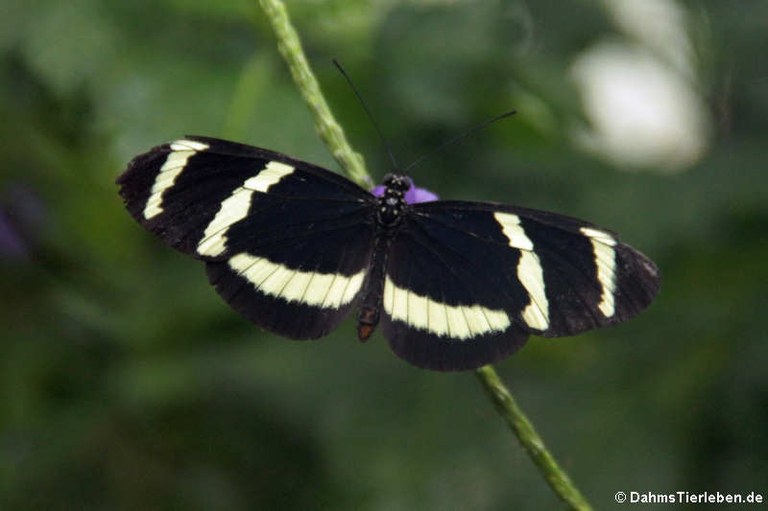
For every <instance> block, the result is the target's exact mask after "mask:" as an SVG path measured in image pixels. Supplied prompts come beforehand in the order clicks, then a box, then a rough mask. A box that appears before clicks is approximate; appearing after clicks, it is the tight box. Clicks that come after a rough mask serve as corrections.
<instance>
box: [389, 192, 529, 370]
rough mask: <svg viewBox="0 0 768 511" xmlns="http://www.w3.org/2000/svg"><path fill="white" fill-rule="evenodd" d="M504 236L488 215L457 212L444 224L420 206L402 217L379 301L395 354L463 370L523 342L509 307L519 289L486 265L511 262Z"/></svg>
mask: <svg viewBox="0 0 768 511" xmlns="http://www.w3.org/2000/svg"><path fill="white" fill-rule="evenodd" d="M435 204H437V203H435ZM414 211H417V208H414ZM454 222H458V225H459V226H460V228H459V229H457V228H456V227H455V226H454V225H453V223H454ZM468 226H471V229H472V232H471V233H470V232H467V231H466V230H464V229H466V228H467V227H468ZM502 240H503V235H502V233H501V230H500V229H499V227H498V225H497V224H495V223H494V222H492V221H489V220H488V218H487V216H480V217H477V218H467V217H466V216H463V215H458V216H457V217H456V218H454V219H453V220H452V222H451V223H450V224H444V223H442V222H440V221H436V220H432V219H430V218H428V217H423V216H421V215H419V214H418V213H416V214H413V215H412V216H410V217H409V218H407V219H405V221H404V225H403V227H402V229H401V230H400V231H399V233H398V234H397V235H396V237H395V238H394V240H393V241H392V244H391V246H390V249H389V257H388V261H387V268H386V279H385V284H384V294H383V300H382V311H383V318H382V328H383V331H384V335H385V336H386V337H387V339H388V340H389V342H390V345H391V346H392V349H393V350H394V351H395V353H397V354H398V355H399V356H400V357H402V358H404V359H406V360H408V361H409V362H411V363H413V364H415V365H417V366H420V367H426V368H430V369H439V370H461V369H469V368H475V367H478V366H481V365H484V364H488V363H491V362H494V361H497V360H501V359H503V358H505V357H506V356H508V355H510V354H512V353H513V352H514V351H516V350H517V349H519V348H520V347H521V346H522V345H523V344H524V343H525V340H526V339H527V337H528V334H527V333H526V332H525V331H524V329H522V328H520V325H518V324H517V320H516V311H515V310H513V309H511V308H510V304H515V303H522V302H523V301H524V300H526V299H527V295H526V292H525V289H524V287H523V286H522V285H521V283H520V282H519V281H517V280H516V279H510V280H504V275H503V274H498V273H495V272H493V271H489V270H491V269H496V268H504V267H507V266H513V265H516V264H517V261H518V259H519V254H517V253H515V252H514V251H510V250H508V249H507V248H506V247H505V246H504V245H503V243H502Z"/></svg>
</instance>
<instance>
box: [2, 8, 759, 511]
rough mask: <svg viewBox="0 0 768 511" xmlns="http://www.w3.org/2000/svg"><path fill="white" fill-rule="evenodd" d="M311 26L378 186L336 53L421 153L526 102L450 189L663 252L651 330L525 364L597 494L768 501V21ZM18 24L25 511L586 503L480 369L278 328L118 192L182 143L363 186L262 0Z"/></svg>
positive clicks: (7, 378) (392, 128)
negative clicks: (127, 176)
mask: <svg viewBox="0 0 768 511" xmlns="http://www.w3.org/2000/svg"><path fill="white" fill-rule="evenodd" d="M289 7H290V8H291V13H292V15H293V18H294V22H295V24H296V27H297V29H298V30H299V32H300V33H301V35H302V37H303V41H304V43H305V45H306V49H307V52H308V55H309V58H310V60H311V62H312V64H313V66H314V68H315V70H316V72H317V74H318V78H319V80H320V82H321V84H322V87H323V89H324V91H325V92H326V94H327V97H328V99H329V101H330V103H331V105H332V107H333V109H334V111H335V113H336V115H337V116H338V118H339V120H340V122H341V123H342V124H343V125H344V126H345V128H346V130H347V133H348V135H349V136H350V138H351V141H352V143H353V145H354V146H355V147H356V148H357V149H358V150H360V151H361V152H362V153H363V154H364V155H365V156H366V159H367V162H368V166H369V168H370V170H371V172H373V173H374V174H375V175H376V176H379V177H380V176H382V175H383V174H384V173H385V172H387V171H388V170H389V167H388V163H387V159H386V157H385V155H384V153H383V151H382V149H381V147H380V145H379V143H378V141H377V138H376V136H375V132H374V130H373V128H372V126H371V123H370V121H369V120H368V119H367V118H366V116H365V115H364V113H363V112H362V110H361V108H360V107H359V105H358V104H357V103H356V100H355V98H354V96H353V94H352V93H351V91H350V90H349V88H348V86H347V85H346V84H345V83H344V81H343V79H342V78H341V76H340V75H339V74H338V72H337V71H336V70H335V69H334V68H333V66H332V64H331V59H332V58H333V57H336V58H339V59H340V60H341V61H342V62H343V63H344V64H345V66H346V67H347V70H348V71H349V73H350V74H351V75H352V76H353V77H354V78H355V81H356V84H357V86H358V88H359V89H360V90H361V91H362V93H363V95H364V96H365V98H366V99H367V101H368V103H369V105H370V108H371V110H372V111H373V112H374V114H375V116H376V118H377V120H378V122H379V123H380V124H381V126H382V129H383V131H384V132H385V133H386V134H387V136H388V138H389V139H390V141H391V143H392V145H393V147H394V148H395V152H396V154H397V156H398V157H399V159H400V160H401V161H402V162H403V163H408V162H410V161H413V160H414V159H415V158H417V157H418V156H420V155H421V154H422V153H424V152H425V151H428V150H429V149H430V148H433V147H435V146H436V145H438V144H439V143H441V142H443V141H445V140H446V139H448V138H450V137H451V136H453V135H455V134H456V133H458V132H461V131H462V130H463V129H465V128H467V127H468V126H471V125H473V124H476V123H478V122H480V121H481V120H483V119H485V118H487V117H490V116H492V115H495V114H499V113H501V112H504V111H506V110H509V109H512V108H514V109H516V110H517V111H518V115H517V116H516V117H514V118H512V119H510V120H506V121H503V122H499V123H497V124H495V125H493V126H492V127H490V128H488V129H485V130H484V131H482V132H481V133H479V134H475V135H473V136H471V137H469V138H468V139H466V140H464V141H463V142H461V144H459V145H455V146H452V147H450V148H448V149H446V150H444V151H442V152H440V153H439V154H438V155H436V156H434V157H432V158H430V159H429V160H428V161H427V162H426V163H424V164H423V165H420V166H419V167H417V168H416V169H414V171H413V172H412V174H413V175H414V177H415V179H416V180H417V182H418V183H419V184H420V185H422V186H426V187H428V188H430V189H432V190H435V191H437V192H438V193H440V195H441V196H442V197H444V198H463V199H473V200H494V201H499V202H508V203H513V204H519V205H525V206H529V207H535V208H540V209H548V210H554V211H558V212H562V213H567V214H569V215H573V216H577V217H582V218H585V219H589V220H591V221H593V222H595V223H598V224H600V225H604V226H606V227H608V228H611V229H614V230H616V231H618V232H620V233H621V234H622V236H623V239H624V240H626V241H628V242H629V243H631V244H633V245H634V246H636V247H638V248H640V249H641V250H642V251H643V252H645V253H647V254H648V255H649V256H651V257H652V258H653V259H654V260H656V261H657V263H658V264H659V266H660V268H661V272H662V275H663V284H662V291H661V294H660V295H659V297H658V300H657V301H656V303H655V304H654V305H653V306H652V307H651V308H650V309H649V310H648V311H647V312H646V313H644V314H642V315H641V316H639V317H638V318H637V319H636V320H634V321H632V322H630V323H628V324H625V325H622V326H620V327H616V328H611V329H607V330H603V331H599V332H592V333H588V334H584V335H581V336H578V337H577V338H572V339H558V340H543V339H538V338H534V339H532V340H531V341H530V342H529V344H528V345H527V346H526V347H525V348H524V349H523V350H522V351H521V352H520V353H519V354H517V355H516V356H514V357H512V358H511V359H508V360H506V361H505V362H503V363H501V364H499V365H498V370H499V372H500V374H501V376H502V378H503V379H504V380H505V381H506V382H507V383H508V384H509V386H510V388H511V389H512V391H513V393H514V394H515V395H516V396H517V398H518V399H519V401H520V404H521V405H522V406H523V408H524V409H525V410H526V411H527V412H528V413H529V415H530V417H531V419H532V420H533V421H534V423H535V424H536V425H537V427H538V428H539V430H540V432H541V434H542V435H543V437H544V438H545V440H546V441H547V442H548V444H549V446H550V447H551V449H552V450H553V452H554V454H555V455H556V457H557V458H558V459H559V460H560V461H561V463H562V464H563V466H564V467H565V468H566V469H567V470H568V471H570V473H571V475H572V477H573V478H574V480H575V482H576V483H577V484H578V485H579V486H580V488H581V489H582V491H583V492H584V493H585V495H586V496H587V497H588V498H589V499H590V500H591V501H592V502H593V504H594V505H595V506H596V507H597V508H601V509H611V508H613V507H615V506H617V505H616V504H615V503H614V501H613V495H614V493H615V492H617V491H620V490H623V491H626V492H629V491H640V492H647V491H651V492H660V493H670V492H674V491H677V490H688V491H704V490H708V491H712V492H714V491H718V490H719V491H721V492H741V493H747V492H750V491H757V492H761V493H762V494H763V496H764V497H768V376H766V362H768V335H766V330H767V329H768V327H766V319H765V317H763V319H760V315H764V314H765V313H766V305H768V304H767V303H766V296H767V293H766V284H767V283H768V237H767V236H766V232H767V230H768V209H766V200H768V184H767V182H766V177H765V172H766V155H768V122H766V121H767V120H768V60H767V59H766V58H765V54H766V51H767V50H768V30H766V24H765V20H766V19H768V3H766V2H764V1H758V0H753V1H742V2H733V1H730V2H729V1H725V2H694V1H689V2H680V1H678V2H675V1H673V0H653V1H651V0H635V1H629V0H627V1H622V2H611V1H605V2H600V1H591V2H590V1H587V2H584V1H571V2H553V1H544V2H518V1H469V0H465V1H460V0H459V1H438V0H433V1H421V2H419V1H402V2H396V1H394V0H390V1H387V0H381V1H376V2H363V1H359V0H335V1H295V2H289ZM1 9H2V13H0V51H2V61H1V62H0V90H1V91H2V103H1V104H0V114H1V116H2V117H1V119H2V122H0V135H1V136H0V144H2V159H1V160H0V293H1V296H2V306H1V307H0V317H1V318H2V328H1V330H0V332H2V333H0V338H1V339H2V340H1V341H0V364H1V366H0V391H1V393H2V394H1V395H2V401H1V403H2V404H1V405H0V435H1V436H0V449H1V450H0V476H1V478H0V509H3V510H5V509H10V510H16V509H21V510H23V509H46V510H57V509H67V510H69V509H78V510H81V509H82V510H91V509H93V510H97V509H98V510H113V509H115V510H120V509H124V510H134V509H136V510H138V509H158V510H160V509H163V510H164V509H190V510H208V509H216V510H250V509H281V510H283V509H285V510H293V509H296V510H307V509H334V510H336V509H344V510H346V509H355V510H400V509H403V510H411V509H419V510H502V509H554V508H558V506H559V503H558V501H557V500H556V498H555V497H554V496H553V494H552V493H551V491H550V490H549V489H548V487H547V486H546V485H545V483H544V482H543V480H542V478H541V476H540V475H539V474H538V472H536V471H535V470H534V468H533V465H532V463H531V462H530V460H529V459H528V458H527V457H526V455H525V453H524V452H523V451H522V450H521V448H520V447H519V445H518V444H517V442H516V440H515V439H514V438H513V437H512V436H511V435H510V433H509V431H508V430H507V429H506V428H505V426H504V424H503V423H502V421H501V420H500V418H499V417H498V416H497V415H496V413H495V412H494V410H493V409H492V406H491V404H490V403H489V402H488V401H487V400H486V398H485V396H484V394H483V393H482V389H481V388H480V386H479V385H478V383H477V381H476V379H475V377H474V375H473V374H472V373H471V372H469V373H461V374H439V373H433V372H428V371H423V370H417V369H415V368H413V367H411V366H409V365H408V364H406V363H404V362H402V361H400V360H399V359H397V358H396V357H395V356H393V355H392V354H391V353H390V352H389V349H388V347H387V346H386V342H385V341H384V339H383V338H381V337H380V336H379V335H378V334H377V335H376V336H375V337H374V339H373V340H372V341H371V342H369V343H368V344H366V345H361V344H359V343H358V342H357V341H356V340H355V335H354V330H353V325H352V324H351V323H350V322H347V323H346V324H345V325H344V326H343V327H342V328H341V329H340V330H339V331H337V332H335V333H334V334H333V335H330V336H329V337H328V338H326V339H324V340H322V341H319V342H314V343H313V342H307V343H299V342H291V341H287V340H284V339H281V338H278V337H275V336H272V335H268V334H266V333H264V332H261V331H259V330H258V329H257V328H255V327H253V326H252V325H250V324H248V323H247V322H246V321H245V320H243V319H241V318H240V317H239V316H237V315H236V314H235V313H234V312H232V311H231V310H230V309H229V308H228V307H227V306H226V305H225V304H224V303H223V302H222V301H221V300H219V298H218V297H217V296H216V294H215V292H214V291H213V289H212V288H211V287H210V286H209V285H208V284H207V283H206V279H205V276H204V272H203V268H202V265H200V264H199V263H198V262H196V261H194V260H191V259H188V258H186V257H184V256H182V255H180V254H178V253H176V252H174V251H173V250H171V249H168V248H166V247H165V246H163V245H162V244H161V243H160V242H159V241H158V240H157V239H155V238H154V237H153V236H152V235H150V234H149V233H147V232H145V231H143V230H142V229H141V228H140V227H139V226H138V225H137V224H136V223H134V221H133V220H132V219H131V218H130V217H129V215H128V214H127V212H126V211H125V210H124V209H123V206H122V204H121V201H120V200H119V197H118V195H117V189H116V186H115V185H114V184H113V182H114V178H115V177H116V176H117V175H118V174H119V173H120V172H121V170H122V169H123V168H124V167H125V165H126V163H127V162H128V161H129V160H130V158H131V157H132V156H133V155H135V154H137V153H139V152H143V151H145V150H147V149H148V148H149V147H151V146H153V145H156V144H158V143H161V142H164V141H168V140H172V139H174V138H176V137H178V136H180V135H183V134H201V135H211V136H217V137H224V138H231V139H235V140H238V141H241V142H246V143H250V144H254V145H259V146H262V147H266V148H270V149H274V150H278V151H282V152H286V153H289V154H291V155H293V156H295V157H298V158H302V159H306V160H309V161H312V162H316V163H318V164H321V165H325V166H327V167H329V168H332V169H336V170H338V166H337V165H336V163H335V162H334V161H333V160H332V158H331V157H330V155H329V154H328V152H327V150H326V149H325V148H324V146H323V145H322V143H321V142H320V141H319V139H318V137H317V136H316V135H315V132H314V128H313V124H312V120H311V117H310V115H309V113H308V111H307V109H306V107H305V105H304V104H303V102H302V100H301V98H300V96H299V93H298V92H297V90H296V89H295V87H294V86H293V84H292V82H291V80H290V77H289V75H288V73H287V70H286V67H285V65H284V63H283V62H282V61H281V59H280V57H279V54H278V53H277V49H276V45H275V42H274V38H273V35H272V33H271V31H270V29H269V25H268V23H267V22H266V19H265V18H264V16H263V14H262V13H261V11H260V10H259V9H258V5H257V4H256V2H255V0H237V1H232V2H216V1H214V0H159V1H158V0H156V1H153V2H150V1H147V0H137V1H132V2H102V1H98V0H70V1H67V2H59V1H53V0H34V1H28V2H21V1H16V0H10V1H5V2H3V5H2V8H1ZM650 508H652V506H650ZM661 508H666V509H669V508H670V506H661Z"/></svg>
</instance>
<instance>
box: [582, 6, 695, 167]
mask: <svg viewBox="0 0 768 511" xmlns="http://www.w3.org/2000/svg"><path fill="white" fill-rule="evenodd" d="M606 4H607V5H610V7H607V9H608V11H609V12H610V13H611V14H612V15H613V17H614V19H615V21H616V23H617V25H618V26H619V28H622V29H623V31H624V32H626V33H628V35H629V36H630V37H629V39H630V40H632V41H634V42H626V41H625V40H618V39H613V40H605V41H603V42H599V43H597V44H595V45H593V46H592V47H590V48H589V49H587V50H586V51H584V52H583V53H582V54H581V55H580V56H579V57H577V59H576V60H575V62H574V63H573V67H572V69H571V72H572V76H573V77H574V80H575V81H576V84H577V87H578V89H579V92H580V93H581V97H582V102H583V105H584V111H585V113H586V115H587V117H588V119H589V121H590V126H589V129H582V130H579V131H577V132H576V133H575V139H576V142H577V143H579V144H581V145H582V146H584V147H585V148H587V149H589V150H592V151H594V152H596V153H597V154H599V155H601V156H603V157H604V158H605V159H607V160H609V161H610V162H612V163H614V164H616V165H618V166H619V167H624V168H656V169H659V170H663V171H681V170H685V169H686V168H688V167H690V166H691V165H693V164H695V163H696V162H697V161H698V160H699V159H700V158H701V157H702V156H703V154H704V152H705V151H706V149H707V144H708V138H709V130H710V120H709V116H708V113H707V109H706V106H705V105H704V103H703V101H702V100H701V98H700V96H699V93H698V91H697V90H696V88H695V84H694V81H693V80H694V77H693V76H692V74H693V72H692V69H693V68H694V66H693V63H692V51H691V48H690V44H689V40H688V37H687V34H686V31H685V27H684V19H685V17H684V15H683V14H684V13H683V11H681V10H680V8H679V6H677V4H675V3H674V2H673V1H671V0H616V1H613V2H606Z"/></svg>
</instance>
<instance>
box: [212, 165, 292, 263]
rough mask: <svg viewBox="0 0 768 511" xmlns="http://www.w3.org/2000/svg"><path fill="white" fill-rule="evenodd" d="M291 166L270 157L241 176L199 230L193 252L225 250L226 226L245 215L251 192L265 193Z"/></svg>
mask: <svg viewBox="0 0 768 511" xmlns="http://www.w3.org/2000/svg"><path fill="white" fill-rule="evenodd" d="M294 170H295V169H294V168H293V167H291V166H290V165H286V164H285V163H280V162H277V161H271V162H269V163H267V166H266V167H265V168H264V170H262V171H261V172H259V173H258V174H257V175H255V176H253V177H249V178H248V179H246V180H245V182H244V183H243V185H242V186H240V187H239V188H237V189H235V191H234V192H232V195H230V196H229V197H227V198H226V199H224V201H223V202H222V203H221V207H220V208H219V211H218V212H217V213H216V216H215V217H214V218H213V220H212V221H211V223H210V224H208V227H206V229H205V233H203V238H202V239H201V240H200V242H199V243H198V244H197V253H198V254H200V255H202V256H210V257H215V256H218V255H221V254H223V253H224V251H225V250H226V248H227V247H226V243H227V230H228V228H229V227H230V226H231V225H233V224H235V223H237V222H239V221H240V220H242V219H244V218H245V217H246V216H248V211H249V210H250V208H251V198H252V196H253V192H255V191H256V192H261V193H267V192H268V191H269V189H270V188H271V187H272V186H273V185H275V184H277V183H279V182H280V180H281V179H282V178H284V177H285V176H288V175H290V174H291V173H292V172H293V171H294Z"/></svg>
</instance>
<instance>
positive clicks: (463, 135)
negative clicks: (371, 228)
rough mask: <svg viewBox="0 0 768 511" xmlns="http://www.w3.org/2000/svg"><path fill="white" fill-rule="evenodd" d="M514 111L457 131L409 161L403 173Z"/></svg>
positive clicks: (512, 113) (513, 112)
mask: <svg viewBox="0 0 768 511" xmlns="http://www.w3.org/2000/svg"><path fill="white" fill-rule="evenodd" d="M516 113H517V111H516V110H510V111H509V112H504V113H503V114H501V115H497V116H496V117H492V118H490V119H486V120H485V121H483V122H481V123H480V124H477V125H475V126H472V127H471V128H469V129H468V130H465V131H463V132H462V133H459V134H458V135H456V136H455V137H453V138H451V139H449V140H446V141H445V142H443V143H442V144H440V145H439V146H437V147H435V148H434V149H431V150H430V151H428V152H427V153H425V154H423V155H421V156H420V157H418V158H416V161H414V162H413V163H411V164H410V165H408V166H407V167H405V168H404V169H403V174H407V173H408V170H410V169H412V168H413V167H415V166H416V165H419V164H420V163H422V162H423V161H424V160H426V159H427V158H429V157H431V156H434V155H435V154H437V153H439V152H440V151H442V150H443V149H445V148H446V147H448V146H449V145H453V144H455V143H456V142H459V141H460V140H462V139H464V138H466V137H468V136H469V135H471V134H472V133H474V132H476V131H480V130H481V129H483V128H485V127H487V126H488V125H490V124H493V123H494V122H496V121H500V120H502V119H505V118H507V117H511V116H513V115H515V114H516Z"/></svg>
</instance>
